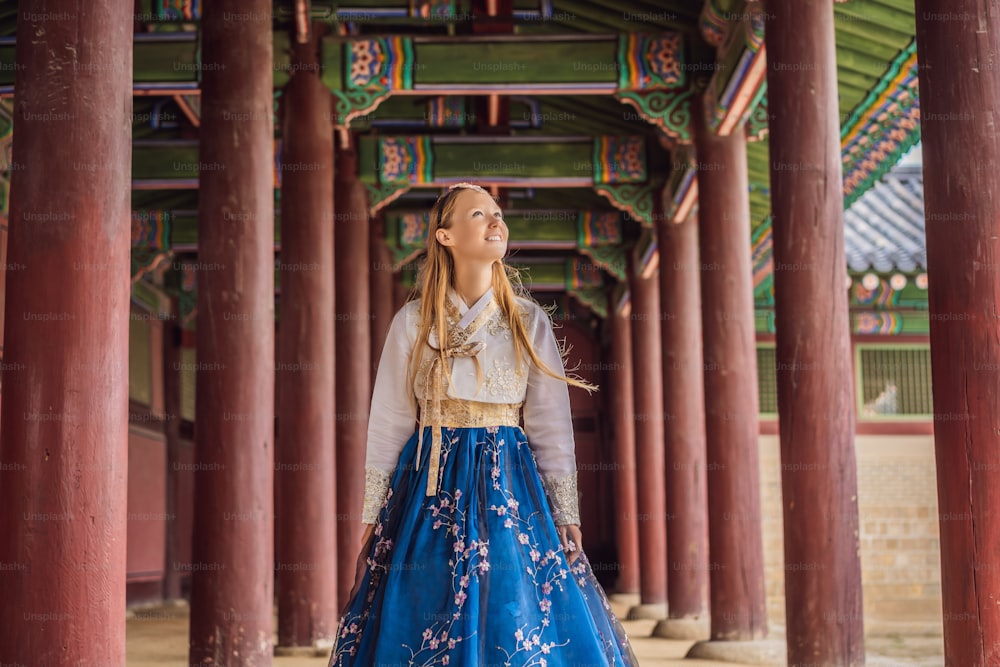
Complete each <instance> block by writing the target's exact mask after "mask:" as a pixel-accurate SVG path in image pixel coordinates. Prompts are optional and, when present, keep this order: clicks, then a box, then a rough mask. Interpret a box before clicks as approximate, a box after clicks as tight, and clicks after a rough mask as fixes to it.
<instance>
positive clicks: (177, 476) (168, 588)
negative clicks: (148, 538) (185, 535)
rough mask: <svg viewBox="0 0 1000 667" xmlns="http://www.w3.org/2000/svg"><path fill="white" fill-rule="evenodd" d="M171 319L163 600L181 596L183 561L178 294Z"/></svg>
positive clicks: (167, 333) (166, 339)
mask: <svg viewBox="0 0 1000 667" xmlns="http://www.w3.org/2000/svg"><path fill="white" fill-rule="evenodd" d="M170 313H171V316H172V319H170V320H168V321H166V322H164V323H163V344H162V346H161V348H162V349H161V358H162V360H163V437H164V439H165V440H166V450H167V451H166V453H167V479H166V487H167V492H166V506H165V510H166V514H167V516H168V517H169V518H168V520H167V521H165V522H164V524H165V530H166V535H165V536H164V547H165V548H164V552H165V553H164V556H165V557H166V563H167V564H166V568H167V571H166V572H164V573H163V599H164V600H179V599H180V598H181V597H182V592H181V575H182V574H183V572H182V571H181V570H180V569H178V568H177V567H176V565H175V564H176V563H179V562H180V545H181V535H180V531H179V530H178V520H177V517H178V516H179V515H180V507H181V493H182V490H181V489H182V487H181V472H180V470H181V451H182V449H183V445H182V444H181V372H180V368H181V335H182V333H181V325H180V306H179V304H178V303H177V297H173V298H172V299H171V300H170Z"/></svg>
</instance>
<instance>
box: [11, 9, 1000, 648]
mask: <svg viewBox="0 0 1000 667" xmlns="http://www.w3.org/2000/svg"><path fill="white" fill-rule="evenodd" d="M983 4H984V3H981V2H976V1H974V0H947V1H945V0H916V3H914V2H912V1H911V0H867V1H862V0H850V1H847V2H839V1H837V2H835V1H834V0H768V1H767V2H756V1H751V0H704V1H702V0H698V1H693V0H690V1H689V0H662V1H660V2H653V1H652V0H642V1H640V2H630V3H625V4H622V3H616V2H614V1H613V0H408V1H406V2H400V1H398V0H356V1H355V2H352V3H339V2H336V1H335V0H273V1H272V0H204V1H203V0H92V1H91V2H86V3H81V2H76V1H75V0H20V1H19V2H18V1H15V0H0V137H2V139H0V143H2V148H3V150H2V151H0V162H2V164H0V167H2V169H3V172H2V176H3V178H2V180H0V185H2V187H0V204H2V209H0V213H2V222H3V225H2V227H0V258H2V262H0V299H2V301H0V318H2V321H3V327H2V339H0V353H2V367H0V368H2V387H0V391H2V403H0V664H24V665H62V664H67V665H68V664H74V665H75V664H88V665H89V664H101V665H122V664H124V643H125V612H126V607H127V606H128V605H133V604H140V603H146V602H150V601H162V600H172V599H179V598H187V599H189V600H190V610H191V614H190V618H191V629H190V642H191V648H190V655H189V661H190V662H191V663H192V664H217V665H230V666H235V665H262V664H271V659H272V656H273V655H274V653H275V652H278V653H281V652H282V651H286V652H288V651H294V650H296V649H300V648H305V649H308V648H317V649H322V647H324V646H329V644H330V641H331V638H332V635H333V633H334V632H335V631H336V629H337V621H338V617H337V613H338V610H339V609H340V608H341V606H342V605H343V603H344V602H345V601H346V597H347V595H348V593H349V591H350V589H351V586H352V584H353V581H354V576H355V558H356V555H357V545H358V544H359V543H360V538H361V535H362V533H363V529H364V526H363V525H362V524H361V523H360V516H361V503H362V491H363V488H364V457H365V447H364V445H365V435H366V430H367V425H368V418H369V414H368V413H369V404H370V401H371V389H372V382H373V376H374V371H375V368H376V367H377V364H378V358H379V354H380V350H381V348H382V344H383V340H384V337H385V333H386V330H387V328H388V325H389V322H390V321H391V318H392V316H393V314H394V313H395V311H396V309H398V308H399V307H400V306H401V305H402V304H403V303H404V301H405V299H406V298H407V295H408V294H409V292H410V289H411V287H412V286H413V283H414V279H415V269H416V266H417V262H418V261H419V259H420V255H421V249H422V248H423V247H424V244H425V239H426V235H427V227H428V220H427V213H428V211H429V209H430V206H431V204H432V203H433V202H434V201H435V199H436V198H437V197H438V196H439V195H440V194H441V192H442V191H444V190H445V189H446V188H447V186H448V185H450V184H453V183H455V182H459V181H472V182H476V183H479V184H481V185H483V186H484V187H486V188H488V189H490V191H491V192H492V193H493V194H494V196H495V197H497V199H498V202H499V203H500V205H501V206H502V208H503V209H504V211H505V218H506V220H507V223H508V225H509V228H510V238H511V244H510V248H511V251H510V258H509V260H510V262H511V263H513V264H515V265H517V266H520V267H523V269H524V271H523V276H524V283H525V285H526V286H527V287H529V288H530V289H531V291H532V294H533V295H534V297H535V298H536V299H537V300H538V301H539V302H541V303H543V304H551V305H553V306H554V315H553V317H554V320H555V322H556V324H557V325H558V327H559V328H558V329H557V335H559V336H560V337H565V338H566V340H567V342H568V343H569V344H570V346H571V348H572V351H571V355H570V356H571V359H572V360H573V361H575V362H578V364H579V365H578V366H577V368H576V372H577V373H578V374H579V375H581V376H582V377H584V378H585V379H588V380H590V381H592V382H594V383H596V384H598V385H600V387H601V391H599V392H597V393H595V394H593V395H587V394H586V393H584V392H582V391H581V392H577V391H575V390H574V391H573V392H572V400H573V412H574V427H575V433H576V442H577V458H578V467H579V479H580V490H581V510H582V516H583V531H584V535H585V536H586V543H587V551H588V553H589V554H590V558H591V561H592V562H593V563H594V565H595V570H596V571H597V572H598V574H599V575H600V576H601V578H602V580H603V583H604V584H605V586H606V587H607V590H608V591H609V592H611V593H614V594H616V595H618V596H621V597H620V599H629V600H631V601H632V608H631V611H630V613H631V614H632V615H633V616H634V617H643V618H655V619H657V620H658V623H657V625H656V626H655V630H654V631H653V634H654V635H656V636H661V637H690V638H692V639H698V640H699V641H698V643H696V644H695V646H694V648H693V649H692V653H691V655H692V656H703V657H711V656H716V657H717V656H719V655H723V654H725V649H726V647H727V646H734V645H737V644H738V645H740V646H745V647H746V651H745V652H744V653H742V654H741V655H743V656H744V658H745V659H747V660H749V659H750V657H752V656H753V655H756V654H757V653H759V654H760V655H762V656H763V655H772V656H773V646H771V644H773V641H772V642H771V643H770V644H769V639H768V637H769V627H773V626H775V625H777V626H781V627H782V628H783V634H784V635H785V637H786V639H785V641H784V642H782V643H781V646H780V655H781V658H780V659H781V660H787V663H788V664H796V665H807V664H808V665H824V666H833V665H838V666H839V665H857V664H863V656H864V651H865V649H864V636H865V633H866V632H869V633H870V632H874V631H876V630H878V629H883V630H884V629H892V628H893V627H896V626H895V625H894V624H898V623H903V622H906V623H909V624H910V625H911V626H912V625H913V624H914V623H916V624H917V625H918V626H919V625H920V624H923V625H924V626H926V627H927V628H928V629H927V632H930V633H935V632H936V633H943V636H944V645H945V653H946V655H947V659H948V661H949V662H948V664H953V665H962V666H970V667H971V666H973V665H994V664H1000V606H998V605H997V603H996V601H997V599H998V597H1000V560H998V557H1000V553H998V552H997V545H998V544H1000V511H998V510H1000V507H998V503H1000V495H998V491H997V489H1000V484H998V483H997V481H996V474H997V471H1000V318H998V313H1000V307H998V297H1000V197H998V195H997V180H996V174H997V169H996V166H997V165H998V164H1000V137H998V134H997V130H996V127H995V121H994V117H995V114H996V106H997V100H998V99H1000V63H998V62H997V61H996V54H997V53H1000V15H998V14H997V13H996V11H994V10H993V9H988V8H984V7H983ZM126 267H128V269H126ZM932 380H933V381H932ZM272 608H274V609H276V610H277V619H278V621H277V625H276V626H275V625H274V623H273V622H272ZM272 635H273V637H272ZM755 646H758V647H764V648H762V649H761V651H758V652H757V653H755V650H756V649H755ZM761 659H762V660H763V658H761Z"/></svg>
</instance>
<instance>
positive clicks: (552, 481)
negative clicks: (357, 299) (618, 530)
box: [362, 289, 580, 525]
mask: <svg viewBox="0 0 1000 667" xmlns="http://www.w3.org/2000/svg"><path fill="white" fill-rule="evenodd" d="M518 303H519V305H520V306H521V308H522V314H521V316H522V317H524V318H525V324H526V330H527V332H528V334H529V336H530V338H531V341H532V345H533V346H534V350H535V352H536V354H537V355H538V356H539V358H541V359H542V360H543V361H544V362H545V363H546V365H547V366H548V367H549V368H550V369H552V370H554V371H556V372H565V367H564V366H563V360H562V356H561V355H560V348H559V345H558V343H557V342H556V338H555V334H554V332H553V330H552V322H551V320H550V318H549V316H548V314H547V313H546V312H545V311H544V310H542V308H541V307H540V306H538V304H536V303H534V302H532V301H529V300H527V299H520V298H519V299H518ZM446 306H447V313H446V314H447V317H448V326H449V340H450V343H451V345H455V344H459V345H464V344H467V343H468V344H476V343H482V346H481V347H480V346H479V345H473V347H478V348H479V350H478V352H477V353H476V354H475V355H474V356H475V357H476V359H478V362H479V367H480V368H481V371H482V376H481V378H482V382H481V383H479V382H478V379H479V378H478V377H477V371H476V360H475V359H474V358H473V356H457V357H453V358H449V359H448V360H447V362H448V364H449V366H450V371H449V370H448V369H445V372H446V373H448V372H450V383H449V384H448V385H447V389H446V391H445V392H444V395H445V397H446V398H448V399H465V400H469V401H477V402H482V403H506V404H519V403H523V408H522V409H523V419H524V431H525V434H526V435H527V438H528V443H529V445H530V447H531V450H532V452H533V454H534V457H535V461H536V463H537V465H538V471H539V474H540V475H541V478H542V483H543V485H544V487H545V490H546V493H547V495H548V498H549V504H550V507H551V509H552V514H553V518H554V519H555V522H556V524H558V525H564V524H571V523H575V524H579V523H580V517H579V498H578V495H577V476H576V450H575V443H574V440H573V424H572V417H571V414H570V402H569V388H568V385H567V384H566V383H565V382H563V381H562V380H558V379H556V378H553V377H550V376H548V375H546V374H544V373H542V372H541V371H539V370H538V369H537V368H536V367H535V366H534V365H533V364H531V361H530V359H528V358H527V355H525V357H526V358H525V360H524V368H522V369H520V370H519V369H518V368H516V367H515V365H516V357H515V354H514V341H513V337H512V335H511V331H510V327H509V325H508V323H507V322H506V321H505V319H504V317H503V313H502V311H501V310H500V308H499V306H498V305H497V303H496V301H495V300H494V298H493V290H492V289H490V290H489V291H487V292H486V294H484V295H483V296H482V297H481V298H480V299H479V300H478V301H477V302H476V303H475V304H474V305H473V306H472V307H471V308H470V307H468V306H466V305H465V303H464V302H463V301H462V299H461V298H459V297H458V295H457V294H456V293H455V292H454V290H451V291H449V294H448V302H447V304H446ZM419 308H420V302H419V300H417V301H410V302H409V303H407V304H406V305H405V306H403V308H401V309H400V310H399V312H397V313H396V316H395V317H394V318H393V320H392V324H391V326H390V327H389V333H388V335H387V337H386V341H385V346H384V348H383V349H382V356H381V359H380V361H379V367H378V373H377V374H376V379H375V388H374V392H373V395H372V406H371V413H370V414H371V416H370V420H369V424H368V443H367V452H366V456H365V499H364V510H363V513H362V521H363V522H364V523H375V521H376V519H377V516H378V512H379V510H380V509H381V507H382V505H383V503H384V501H385V497H386V494H387V493H388V488H389V483H390V480H391V477H392V473H393V471H394V470H395V468H396V465H397V464H398V463H399V456H400V453H401V451H402V450H403V447H404V446H405V445H406V442H407V441H408V440H409V438H410V436H411V435H413V433H414V431H415V430H416V428H417V426H418V424H417V419H418V417H419V415H418V408H417V406H418V405H421V404H422V403H421V401H422V400H423V399H424V398H426V396H425V390H424V388H425V382H426V380H427V374H428V368H429V367H430V361H431V360H432V359H433V358H434V357H435V356H436V355H437V353H436V352H435V351H434V350H431V349H429V348H428V349H426V350H425V352H424V361H423V363H422V365H421V367H420V369H419V370H418V374H417V377H416V382H415V387H414V393H415V394H416V396H415V398H416V399H417V400H416V401H414V400H413V398H414V397H413V396H411V395H410V393H409V391H408V386H407V381H406V377H407V375H406V373H407V364H408V362H409V356H410V353H411V350H412V348H413V343H414V341H415V340H416V337H417V326H418V324H419V316H420V311H419ZM429 342H430V344H431V345H432V346H433V347H434V348H435V349H436V348H438V347H439V342H438V338H437V336H436V333H435V331H434V330H433V329H432V330H431V335H430V341H429ZM423 446H427V443H426V442H424V443H423Z"/></svg>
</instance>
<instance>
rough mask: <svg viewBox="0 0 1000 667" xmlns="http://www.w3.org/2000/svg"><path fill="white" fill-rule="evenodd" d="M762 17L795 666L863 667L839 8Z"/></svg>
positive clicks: (774, 6)
mask: <svg viewBox="0 0 1000 667" xmlns="http://www.w3.org/2000/svg"><path fill="white" fill-rule="evenodd" d="M768 14H769V18H770V23H769V25H768V40H767V50H768V53H767V57H768V62H769V64H770V66H769V67H768V68H767V83H768V111H769V112H770V114H771V119H772V122H771V123H770V125H771V135H770V158H771V205H772V208H773V223H772V224H773V226H772V229H773V234H774V294H775V315H776V318H777V319H776V325H777V326H776V331H777V335H776V339H777V346H776V357H775V362H776V375H777V387H778V414H779V417H780V419H779V423H780V432H781V438H780V440H781V496H782V505H783V512H784V533H785V536H784V546H785V563H786V564H787V567H786V568H785V620H786V623H787V625H786V627H787V640H786V641H787V646H788V662H789V663H790V664H803V663H810V664H815V665H829V666H831V667H832V666H833V665H863V664H864V660H865V651H864V628H863V622H862V606H861V561H860V557H859V553H860V549H861V546H860V543H859V539H858V504H857V498H858V484H857V464H856V460H855V456H854V412H855V407H854V387H853V378H854V373H853V370H852V365H851V339H850V321H849V318H848V310H847V306H848V304H847V290H846V289H844V274H845V267H846V266H847V260H846V259H845V257H844V197H843V189H842V174H841V159H840V119H839V118H838V115H837V62H836V44H835V41H834V19H833V5H832V4H830V3H827V2H819V1H818V0H811V1H803V0H794V1H791V0H784V1H778V2H769V3H768ZM792 63H794V64H795V65H796V66H795V67H792V66H790V65H791V64H792ZM783 65H786V66H783ZM921 76H923V75H922V74H921Z"/></svg>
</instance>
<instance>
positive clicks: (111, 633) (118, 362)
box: [0, 0, 132, 665]
mask: <svg viewBox="0 0 1000 667" xmlns="http://www.w3.org/2000/svg"><path fill="white" fill-rule="evenodd" d="M18 10H19V11H18V13H17V46H16V54H15V59H16V62H17V67H16V68H15V71H14V72H15V73H14V90H15V94H16V102H15V107H14V108H15V112H14V122H15V124H16V126H17V131H16V132H15V134H14V146H13V156H12V157H13V168H12V169H11V176H12V184H11V208H10V220H9V225H10V229H9V232H10V233H9V237H8V241H9V246H8V248H7V260H6V263H7V266H8V271H7V285H6V287H7V295H6V304H5V305H6V318H5V322H4V340H5V343H6V349H5V354H4V360H3V361H4V363H3V399H2V400H3V432H2V436H0V536H2V537H0V563H2V564H3V566H2V567H0V590H2V591H3V594H2V595H0V663H3V664H24V665H62V664H80V663H84V664H114V665H123V664H125V535H126V514H125V512H126V507H125V505H126V491H127V479H126V478H127V473H128V462H127V445H128V322H129V292H130V285H129V273H128V265H129V248H130V245H131V243H130V233H131V232H130V222H129V220H130V209H131V206H130V201H129V190H130V180H129V173H130V172H131V151H132V136H131V131H130V128H131V119H130V116H131V109H132V21H131V14H132V11H131V10H132V3H131V2H126V1H125V0H112V1H109V2H103V3H80V2H76V1H75V0H49V1H48V2H21V3H20V4H19V7H18Z"/></svg>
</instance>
